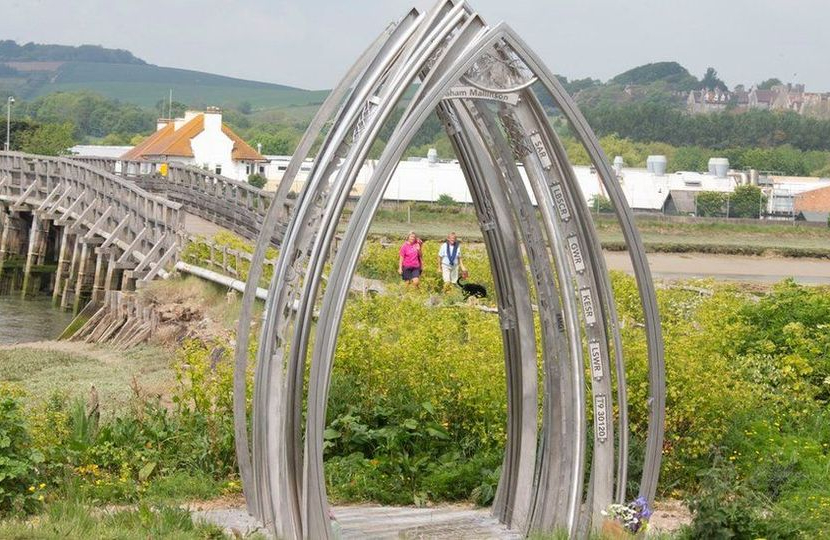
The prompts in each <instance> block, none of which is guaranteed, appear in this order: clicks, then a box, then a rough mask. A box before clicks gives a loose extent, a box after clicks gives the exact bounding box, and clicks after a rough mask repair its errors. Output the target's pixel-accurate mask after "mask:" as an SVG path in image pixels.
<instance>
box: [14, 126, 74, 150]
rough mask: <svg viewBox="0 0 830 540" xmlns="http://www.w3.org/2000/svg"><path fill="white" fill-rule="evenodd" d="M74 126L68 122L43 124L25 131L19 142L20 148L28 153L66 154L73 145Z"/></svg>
mask: <svg viewBox="0 0 830 540" xmlns="http://www.w3.org/2000/svg"><path fill="white" fill-rule="evenodd" d="M74 132H75V127H74V126H73V125H72V124H70V123H69V122H65V123H63V124H44V125H42V126H40V127H39V128H37V129H36V130H34V131H32V132H30V133H27V134H26V136H25V137H24V138H23V140H22V141H21V144H20V149H21V150H22V151H23V152H26V153H29V154H40V155H44V156H59V155H61V154H66V153H67V151H68V150H69V148H70V147H72V146H74V145H75V138H74V135H73V133H74Z"/></svg>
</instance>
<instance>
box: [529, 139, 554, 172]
mask: <svg viewBox="0 0 830 540" xmlns="http://www.w3.org/2000/svg"><path fill="white" fill-rule="evenodd" d="M530 142H532V143H533V148H534V149H535V150H536V154H537V155H538V156H539V161H541V162H542V167H544V168H545V169H550V168H551V165H553V163H551V161H550V154H549V153H548V149H547V148H545V143H544V141H542V136H541V135H539V133H537V132H533V133H531V134H530Z"/></svg>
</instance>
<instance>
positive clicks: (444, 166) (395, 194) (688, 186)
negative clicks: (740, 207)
mask: <svg viewBox="0 0 830 540" xmlns="http://www.w3.org/2000/svg"><path fill="white" fill-rule="evenodd" d="M142 144H143V143H142ZM124 148H125V147H106V146H76V147H74V148H72V149H71V150H72V151H73V152H74V153H77V154H80V155H88V156H92V155H95V156H111V155H113V154H114V153H116V152H122V153H123V150H124ZM136 148H139V147H136ZM196 148H199V145H198V144H196V145H194V150H195V149H196ZM249 148H250V147H249ZM251 151H252V152H253V149H251ZM135 153H136V152H135V149H132V150H130V151H129V152H127V154H126V155H133V154H135ZM119 155H120V154H119ZM290 159H291V157H290V156H264V157H262V161H258V162H252V163H249V164H248V165H246V163H245V162H244V161H242V162H240V163H239V164H237V165H234V166H233V167H235V168H232V169H231V170H235V171H236V173H235V174H236V176H235V177H236V178H238V179H244V178H247V174H248V171H250V170H252V169H250V168H246V167H252V166H254V165H255V167H256V169H253V170H255V171H256V172H259V173H260V174H264V175H265V176H266V178H267V179H268V185H267V186H266V189H271V190H273V189H276V186H277V185H278V183H279V181H280V179H281V178H282V175H283V173H284V171H285V170H286V168H287V166H288V162H289V161H290ZM193 162H194V163H197V162H198V160H197V158H194V159H193ZM376 166H377V162H376V161H375V160H367V161H366V163H365V164H364V165H363V167H362V168H361V170H360V173H359V174H358V178H357V179H356V182H355V186H354V189H353V190H352V195H358V194H360V193H361V192H362V191H363V189H364V187H365V185H366V183H367V182H368V181H369V179H370V178H371V175H372V173H373V172H374V170H375V167H376ZM666 166H667V162H666V158H665V157H664V156H649V159H648V164H647V167H646V168H645V169H642V168H630V167H625V166H624V163H623V162H622V158H621V157H617V158H615V159H614V169H615V170H616V172H617V178H618V180H619V182H620V185H621V187H622V190H623V193H624V194H625V197H626V200H627V201H628V204H629V206H630V207H631V208H633V209H634V210H635V211H640V212H661V213H670V214H681V215H694V214H695V213H696V207H695V200H696V193H699V192H701V191H718V192H722V193H729V192H732V191H734V189H735V187H737V186H739V185H742V184H756V185H758V186H759V187H760V188H761V189H762V191H763V192H764V194H765V195H766V197H767V205H766V208H765V209H764V210H765V211H764V213H765V214H767V215H771V216H779V217H788V216H792V215H794V210H793V208H794V205H793V204H794V200H795V197H796V196H797V195H799V194H801V193H804V192H807V191H810V190H813V189H819V188H823V187H827V186H830V179H828V178H823V179H821V178H801V177H784V176H773V175H758V174H757V173H754V172H753V171H750V172H743V171H731V170H729V162H728V161H727V160H725V159H722V158H713V159H711V160H710V162H709V171H707V172H706V173H699V172H687V171H682V172H675V173H666ZM311 168H312V162H311V161H310V160H307V161H306V162H305V163H303V164H302V166H301V167H300V171H299V173H298V174H297V178H296V180H295V182H294V185H293V186H292V191H294V192H299V191H300V189H302V186H303V184H304V183H305V181H306V180H307V178H308V174H309V172H310V171H311ZM220 169H221V174H223V175H226V174H225V172H226V171H227V170H228V168H227V166H226V165H224V164H223V165H221V166H220V167H216V168H213V169H212V170H214V172H218V171H219V170H220ZM519 172H520V173H521V174H522V177H523V178H525V180H527V179H526V175H525V173H524V169H523V167H521V165H520V166H519ZM574 173H575V175H576V178H577V181H578V182H579V186H580V188H581V190H582V193H583V195H584V196H585V199H586V200H588V201H590V200H592V199H594V198H595V197H596V196H597V195H599V196H605V195H606V193H605V190H604V188H603V187H602V185H601V183H600V181H599V176H598V175H597V173H596V171H595V170H594V169H593V168H592V167H588V166H575V167H574ZM226 176H227V175H226ZM528 191H530V190H528ZM443 194H447V195H449V196H451V197H452V198H453V199H454V200H456V201H458V202H462V203H471V202H472V198H471V196H470V191H469V189H467V183H466V181H465V180H464V175H463V173H462V171H461V166H460V165H459V164H458V162H457V161H455V160H438V159H437V158H436V156H435V155H432V156H430V157H428V158H410V159H408V160H405V161H401V162H400V164H399V165H398V168H397V169H396V170H395V173H394V174H393V175H392V178H391V180H390V182H389V187H388V188H387V189H386V192H385V193H384V200H387V201H421V202H430V201H436V200H437V199H438V197H440V196H441V195H443ZM531 200H533V202H534V204H535V200H534V199H533V194H532V193H531Z"/></svg>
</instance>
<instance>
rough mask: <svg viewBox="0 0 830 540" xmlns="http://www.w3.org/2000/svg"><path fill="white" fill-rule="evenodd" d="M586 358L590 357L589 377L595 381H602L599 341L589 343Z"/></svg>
mask: <svg viewBox="0 0 830 540" xmlns="http://www.w3.org/2000/svg"><path fill="white" fill-rule="evenodd" d="M588 356H590V357H591V375H592V376H593V377H594V380H595V381H600V380H602V377H603V375H604V374H603V370H602V349H600V346H599V341H591V342H590V343H588Z"/></svg>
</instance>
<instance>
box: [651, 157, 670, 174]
mask: <svg viewBox="0 0 830 540" xmlns="http://www.w3.org/2000/svg"><path fill="white" fill-rule="evenodd" d="M668 165H669V160H668V159H666V156H648V158H646V169H648V172H650V173H652V174H654V175H655V176H666V168H667V167H668Z"/></svg>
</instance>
